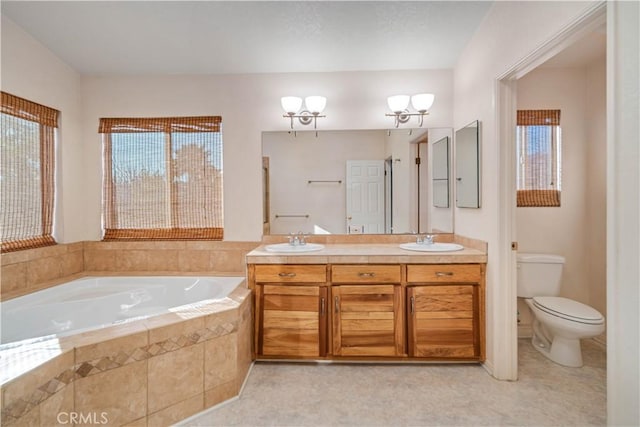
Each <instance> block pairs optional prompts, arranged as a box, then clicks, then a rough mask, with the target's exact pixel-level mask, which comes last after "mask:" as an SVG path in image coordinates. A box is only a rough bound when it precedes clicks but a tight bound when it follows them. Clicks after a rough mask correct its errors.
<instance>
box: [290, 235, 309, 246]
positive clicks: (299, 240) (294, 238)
mask: <svg viewBox="0 0 640 427" xmlns="http://www.w3.org/2000/svg"><path fill="white" fill-rule="evenodd" d="M289 244H290V245H291V246H298V245H300V246H302V245H306V244H307V234H306V233H303V232H302V231H298V233H297V234H294V233H289Z"/></svg>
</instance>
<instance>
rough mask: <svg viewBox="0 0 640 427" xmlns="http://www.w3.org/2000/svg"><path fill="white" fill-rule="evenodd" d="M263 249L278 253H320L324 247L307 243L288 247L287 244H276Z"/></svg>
mask: <svg viewBox="0 0 640 427" xmlns="http://www.w3.org/2000/svg"><path fill="white" fill-rule="evenodd" d="M265 249H266V250H267V251H268V252H279V253H302V252H313V251H321V250H322V249H324V245H321V244H319V243H307V244H305V245H295V246H294V245H290V244H289V243H276V244H273V245H267V246H266V247H265Z"/></svg>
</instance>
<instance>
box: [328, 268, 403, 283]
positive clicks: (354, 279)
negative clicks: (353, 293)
mask: <svg viewBox="0 0 640 427" xmlns="http://www.w3.org/2000/svg"><path fill="white" fill-rule="evenodd" d="M400 277H401V274H400V266H399V265H371V264H361V265H334V266H332V267H331V281H332V282H333V283H400Z"/></svg>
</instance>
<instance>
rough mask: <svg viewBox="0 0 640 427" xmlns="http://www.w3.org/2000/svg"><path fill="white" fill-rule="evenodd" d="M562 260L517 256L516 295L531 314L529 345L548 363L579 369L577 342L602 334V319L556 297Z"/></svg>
mask: <svg viewBox="0 0 640 427" xmlns="http://www.w3.org/2000/svg"><path fill="white" fill-rule="evenodd" d="M563 266H564V257H562V256H559V255H548V254H530V253H519V254H518V296H519V297H522V298H525V301H526V303H527V305H528V306H529V307H530V308H531V311H532V313H533V338H532V339H531V342H532V344H533V346H534V347H535V348H536V349H537V350H538V351H539V352H540V353H542V354H544V355H545V356H546V357H548V358H549V359H551V360H552V361H554V362H556V363H558V364H560V365H564V366H571V367H580V366H582V350H581V348H580V339H583V338H592V337H595V336H597V335H600V334H601V333H603V332H604V316H603V315H602V314H600V313H599V312H598V311H597V310H596V309H594V308H593V307H589V306H588V305H585V304H582V303H579V302H577V301H573V300H571V299H568V298H562V297H559V296H557V295H558V294H559V293H560V278H561V277H562V267H563Z"/></svg>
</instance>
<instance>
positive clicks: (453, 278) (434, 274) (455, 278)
mask: <svg viewBox="0 0 640 427" xmlns="http://www.w3.org/2000/svg"><path fill="white" fill-rule="evenodd" d="M481 280H482V269H481V266H480V264H433V265H407V282H409V283H417V282H421V283H479V282H480V281H481Z"/></svg>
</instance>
